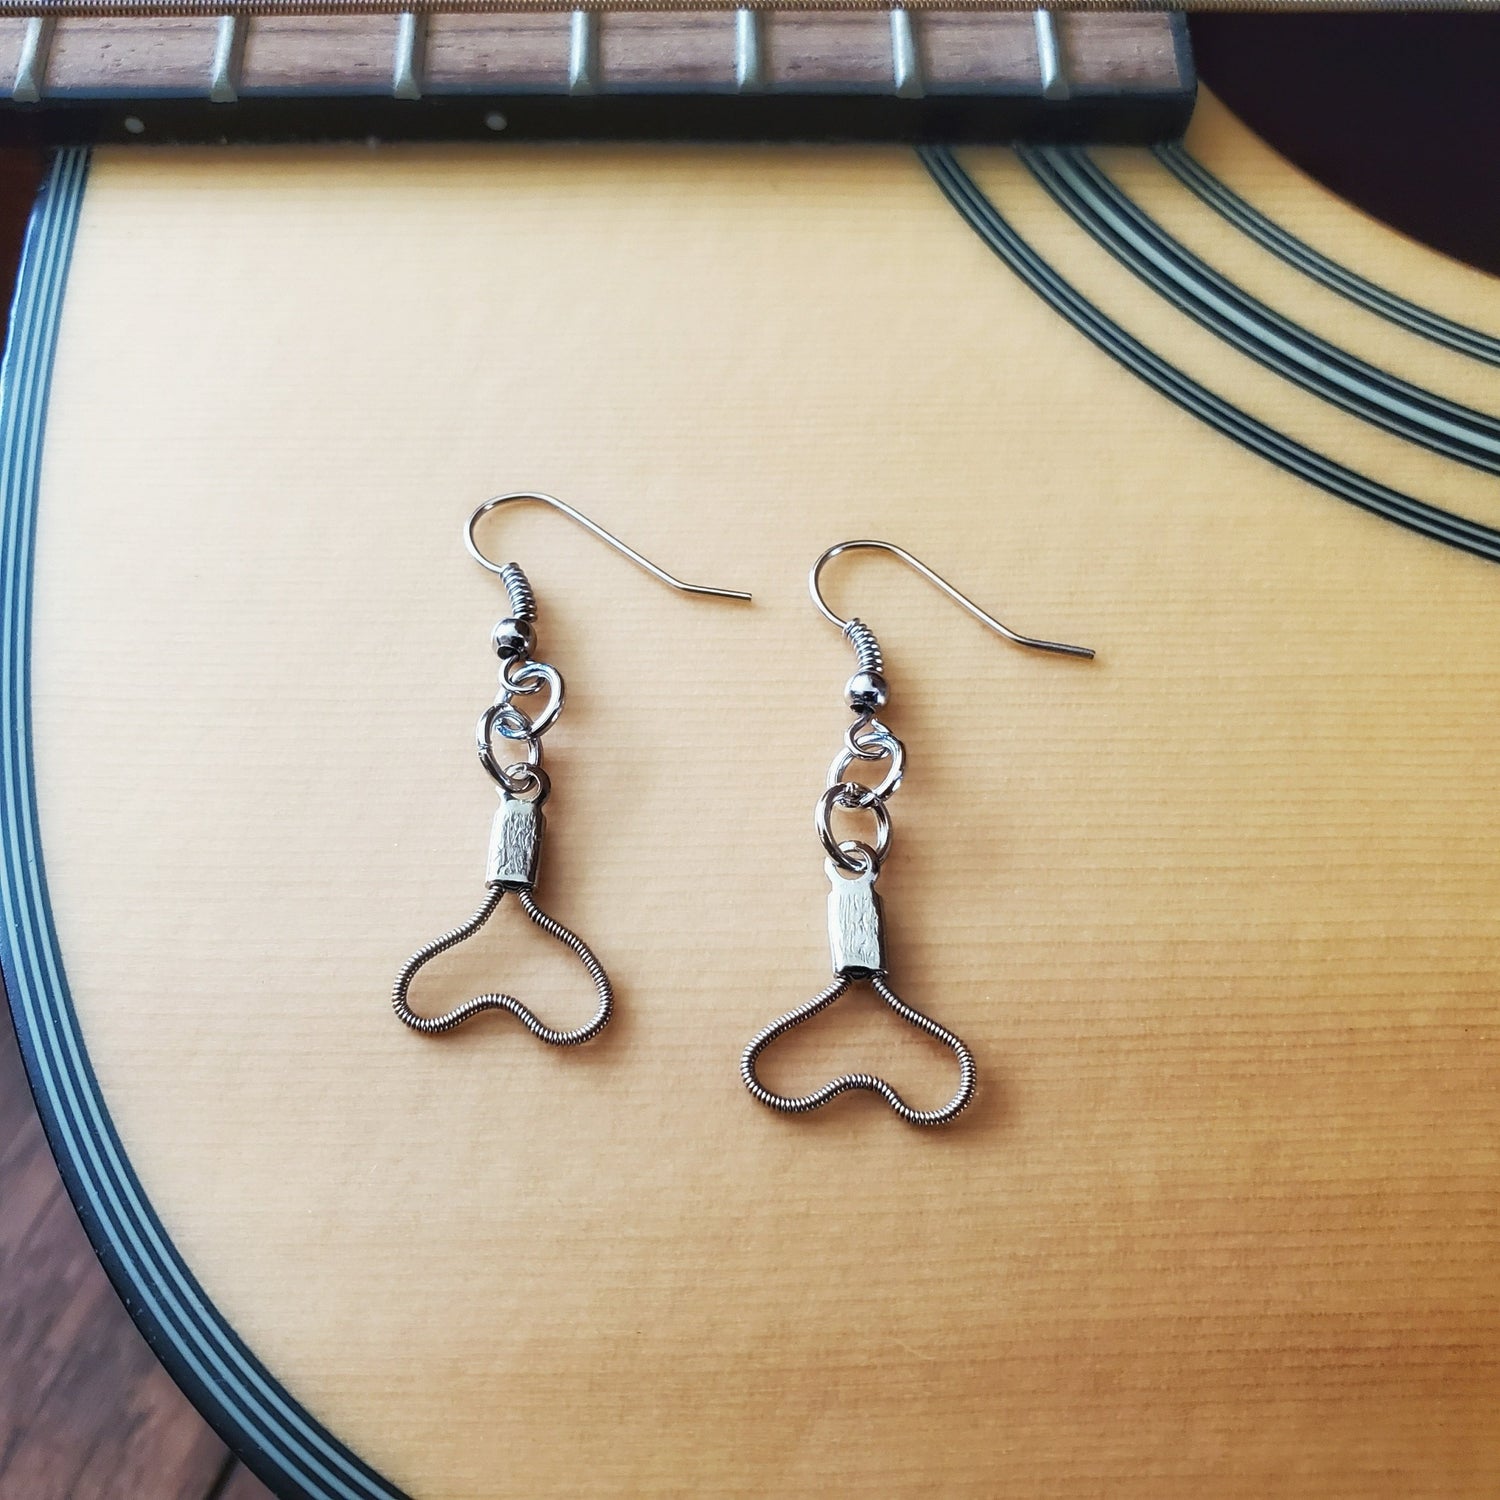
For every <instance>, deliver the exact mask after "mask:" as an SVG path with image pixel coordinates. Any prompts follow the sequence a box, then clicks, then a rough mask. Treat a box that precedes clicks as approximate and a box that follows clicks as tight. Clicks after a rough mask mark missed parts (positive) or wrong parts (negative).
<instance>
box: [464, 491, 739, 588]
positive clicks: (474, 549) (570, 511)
mask: <svg viewBox="0 0 1500 1500" xmlns="http://www.w3.org/2000/svg"><path fill="white" fill-rule="evenodd" d="M519 501H531V502H533V503H534V504H537V505H547V506H550V507H551V508H552V509H553V510H556V511H561V512H562V514H563V515H565V516H566V517H567V518H568V519H569V520H570V521H575V522H577V524H578V525H580V526H581V527H583V529H584V530H585V531H587V532H589V533H591V534H592V535H593V536H596V537H598V538H599V540H600V541H601V542H605V543H607V544H608V545H609V546H611V547H613V548H614V549H615V551H616V552H619V553H622V554H623V555H624V556H626V557H628V558H629V559H630V560H631V562H633V563H634V564H635V565H636V566H637V567H638V568H641V569H643V570H644V571H645V572H647V573H649V574H650V575H651V576H652V577H653V578H659V579H660V580H661V581H662V582H663V583H665V584H667V585H668V586H669V587H671V588H674V589H676V590H677V591H678V592H679V593H683V594H711V595H712V596H713V597H714V598H716V599H749V597H750V595H749V594H747V593H744V592H742V591H741V590H740V589H718V588H711V587H710V586H709V585H708V584H706V583H684V582H683V581H682V580H681V579H680V578H674V577H673V576H672V575H671V574H670V573H668V572H667V570H666V569H665V568H659V567H657V565H656V564H655V563H654V562H652V561H651V559H650V558H649V557H643V556H642V555H641V554H640V553H639V552H637V551H636V550H635V548H634V547H631V546H628V545H627V544H626V543H624V542H622V541H621V540H620V539H619V537H617V536H615V535H614V533H613V532H610V531H606V530H605V529H604V528H603V527H602V526H601V525H599V523H598V522H597V521H591V520H590V519H589V518H588V517H587V516H586V515H584V513H583V512H582V511H581V510H575V509H574V508H573V507H572V506H571V505H569V504H568V503H567V502H566V501H564V500H559V499H558V498H557V497H556V496H555V495H542V494H538V493H537V492H536V491H534V490H517V491H515V493H513V494H509V495H492V496H491V497H490V498H489V499H488V500H486V501H485V502H484V504H483V505H481V506H480V507H479V508H478V509H477V510H476V511H475V512H474V514H473V515H472V516H470V517H469V521H468V524H467V525H466V526H465V527H464V546H465V547H466V548H468V552H469V556H470V557H472V558H473V559H474V561H475V562H477V563H478V564H479V566H480V567H481V568H488V569H489V571H490V572H491V573H498V574H500V576H501V577H505V576H506V573H505V570H506V568H507V567H510V566H512V564H508V563H497V562H494V561H492V560H491V559H490V558H488V557H486V556H485V555H484V553H483V552H481V551H480V550H479V543H478V542H476V541H475V540H474V528H475V527H476V526H477V525H478V524H479V522H480V521H481V520H483V518H484V517H485V516H487V515H488V514H489V513H490V512H491V511H492V510H499V509H500V507H501V506H502V505H512V504H515V503H517V502H519Z"/></svg>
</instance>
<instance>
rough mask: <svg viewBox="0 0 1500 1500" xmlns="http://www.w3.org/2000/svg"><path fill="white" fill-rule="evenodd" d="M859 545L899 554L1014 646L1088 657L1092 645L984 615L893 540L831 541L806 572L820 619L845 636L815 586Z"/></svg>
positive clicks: (845, 622) (843, 625) (844, 623)
mask: <svg viewBox="0 0 1500 1500" xmlns="http://www.w3.org/2000/svg"><path fill="white" fill-rule="evenodd" d="M860 548H865V549H869V550H871V551H875V552H889V553H890V554H891V555H892V556H894V557H899V558H900V559H901V561H902V562H904V563H905V564H906V565H907V567H909V568H911V569H912V570H913V571H915V572H917V573H920V574H921V575H922V577H923V578H925V579H926V580H927V581H928V582H929V583H930V584H932V585H933V586H934V587H936V588H938V589H940V590H941V591H942V592H943V593H945V594H946V595H947V596H948V597H949V598H950V599H951V600H953V602H954V603H955V604H957V605H959V606H961V607H962V608H963V609H965V610H967V611H968V613H969V614H971V615H973V616H974V618H975V619H976V620H978V621H979V622H980V623H981V624H982V625H987V626H988V627H989V628H990V629H991V630H993V631H994V632H995V634H996V635H1003V636H1004V637H1005V639H1006V640H1008V641H1014V642H1015V644H1016V645H1018V646H1030V647H1031V648H1032V649H1033V650H1035V651H1051V652H1054V653H1056V654H1057V655H1058V656H1082V657H1089V658H1092V657H1093V655H1094V651H1093V647H1091V646H1069V645H1067V644H1066V643H1065V642H1063V641H1042V640H1037V639H1036V638H1035V637H1033V636H1029V635H1022V634H1021V633H1020V632H1019V631H1016V630H1012V629H1011V628H1010V626H1009V625H1005V624H1002V623H1001V621H999V620H997V619H996V618H995V617H994V615H991V614H986V613H985V611H984V610H982V609H980V607H979V606H978V605H977V604H976V603H975V602H974V601H973V600H972V599H970V598H969V597H968V595H967V594H961V593H959V591H958V590H957V589H956V588H954V587H953V585H952V584H951V583H949V582H948V580H947V579H946V578H944V577H942V576H941V575H940V574H938V573H934V572H933V570H932V569H931V568H929V567H928V566H927V564H926V563H924V562H923V561H922V560H921V559H920V558H916V557H913V556H912V555H911V553H910V552H908V551H907V550H906V549H905V548H904V547H898V546H896V545H895V543H894V542H878V541H871V540H862V541H850V542H837V543H835V544H834V545H833V546H832V547H830V548H829V549H828V550H827V551H826V552H825V553H824V554H823V555H822V556H821V557H820V558H819V559H818V560H817V562H815V563H814V564H813V565H812V571H811V572H809V573H808V575H807V589H808V592H809V593H810V594H811V595H812V601H813V603H814V604H815V605H817V607H818V611H819V613H820V614H822V616H823V617H824V619H826V620H830V621H832V623H833V624H835V625H837V626H838V628H839V629H840V630H842V631H843V632H844V633H845V634H846V635H847V634H848V632H849V625H850V622H849V621H848V620H841V619H839V617H838V616H837V615H836V614H834V612H833V611H832V610H831V609H829V607H828V602H827V600H825V599H824V598H823V593H822V590H821V589H820V588H819V587H818V579H819V575H820V574H821V573H822V571H823V569H824V568H825V567H826V566H827V565H828V564H829V563H831V562H832V561H833V559H834V558H836V557H837V556H838V555H839V554H840V553H841V552H853V551H855V550H857V549H860Z"/></svg>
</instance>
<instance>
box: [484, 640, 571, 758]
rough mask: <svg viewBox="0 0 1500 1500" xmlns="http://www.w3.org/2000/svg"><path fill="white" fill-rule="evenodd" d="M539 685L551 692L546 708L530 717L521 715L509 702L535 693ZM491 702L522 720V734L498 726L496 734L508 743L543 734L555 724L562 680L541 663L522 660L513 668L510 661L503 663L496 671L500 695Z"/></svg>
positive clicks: (552, 669)
mask: <svg viewBox="0 0 1500 1500" xmlns="http://www.w3.org/2000/svg"><path fill="white" fill-rule="evenodd" d="M543 683H546V685H547V686H548V688H549V689H551V693H552V696H551V697H550V698H548V700H547V706H546V707H545V708H544V709H543V710H542V711H541V713H539V714H537V715H536V716H535V717H532V716H531V715H528V714H522V713H521V710H520V709H519V708H516V706H515V704H514V702H513V701H512V700H513V699H515V698H516V697H517V696H518V695H519V696H521V697H529V696H530V695H531V694H532V693H534V692H536V691H537V690H538V689H539V688H540V687H541V686H542V684H543ZM495 702H496V703H497V704H498V705H499V706H500V707H502V708H507V709H510V710H512V711H513V712H514V713H517V714H521V717H522V718H524V719H525V720H526V724H527V728H526V730H525V732H524V733H520V734H518V733H516V732H515V731H514V730H513V729H509V728H507V727H506V725H505V724H503V723H502V724H500V725H499V729H500V733H501V734H502V735H504V736H505V738H506V739H508V740H522V739H527V738H529V737H530V736H532V735H543V734H546V732H547V731H548V730H549V729H551V728H552V726H553V725H554V724H555V723H556V722H557V716H558V714H560V713H561V712H562V708H563V680H562V673H561V672H559V671H558V670H557V668H556V667H553V666H549V665H548V664H547V663H546V662H544V661H523V662H522V663H521V664H520V665H519V666H515V664H514V659H512V660H511V661H507V662H506V663H505V664H504V665H503V666H502V667H501V668H500V696H499V697H498V698H497V699H496V700H495Z"/></svg>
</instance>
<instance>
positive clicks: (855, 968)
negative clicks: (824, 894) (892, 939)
mask: <svg viewBox="0 0 1500 1500" xmlns="http://www.w3.org/2000/svg"><path fill="white" fill-rule="evenodd" d="M823 866H824V869H825V870H826V871H827V872H828V884H829V885H830V886H831V887H832V889H831V890H830V891H829V893H828V948H829V953H830V955H831V957H832V959H833V972H834V973H835V974H839V975H843V976H845V977H847V978H850V979H860V978H864V977H866V976H868V975H872V974H884V973H885V971H886V962H885V920H884V914H883V912H882V911H881V906H880V897H879V896H878V895H876V893H875V878H876V876H877V874H878V873H879V872H878V870H877V869H876V866H875V860H874V858H873V857H871V858H870V860H869V864H868V867H867V868H866V869H865V870H863V871H862V872H861V873H860V874H858V875H853V876H846V875H841V874H840V873H839V870H838V867H837V866H836V865H835V864H834V862H833V861H832V860H831V859H829V860H825V861H824V862H823Z"/></svg>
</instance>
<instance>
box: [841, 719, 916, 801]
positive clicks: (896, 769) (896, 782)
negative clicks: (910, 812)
mask: <svg viewBox="0 0 1500 1500" xmlns="http://www.w3.org/2000/svg"><path fill="white" fill-rule="evenodd" d="M879 743H880V749H879V751H878V752H876V753H875V754H868V753H866V752H864V751H863V750H858V749H849V748H847V747H846V748H845V749H843V750H840V751H839V753H838V754H837V755H836V756H835V757H834V759H833V764H832V765H831V766H830V767H829V768H828V785H829V786H837V785H838V784H839V783H840V782H843V780H844V777H845V775H846V774H847V772H848V770H849V767H850V766H852V765H853V764H854V763H855V762H856V761H881V760H885V759H887V758H889V760H890V763H891V766H890V769H889V770H888V771H887V772H886V773H885V775H884V776H883V777H882V778H881V780H880V782H879V784H878V785H876V786H873V787H871V788H870V790H871V791H873V792H874V793H875V795H876V796H877V797H878V798H879V799H880V800H881V801H882V802H884V801H885V800H886V799H887V798H888V797H893V796H894V795H895V794H896V790H897V788H898V787H900V785H901V778H902V777H903V776H905V775H906V746H905V745H903V744H902V743H901V741H900V740H898V739H897V738H896V736H895V735H893V734H892V733H891V732H890V730H888V729H884V728H882V730H881V733H880V736H879ZM845 784H846V785H856V784H857V783H852V782H851V783H845ZM844 805H845V806H847V803H846V804H844Z"/></svg>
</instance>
